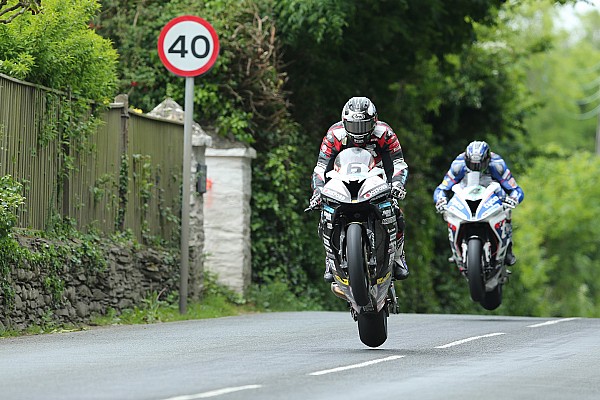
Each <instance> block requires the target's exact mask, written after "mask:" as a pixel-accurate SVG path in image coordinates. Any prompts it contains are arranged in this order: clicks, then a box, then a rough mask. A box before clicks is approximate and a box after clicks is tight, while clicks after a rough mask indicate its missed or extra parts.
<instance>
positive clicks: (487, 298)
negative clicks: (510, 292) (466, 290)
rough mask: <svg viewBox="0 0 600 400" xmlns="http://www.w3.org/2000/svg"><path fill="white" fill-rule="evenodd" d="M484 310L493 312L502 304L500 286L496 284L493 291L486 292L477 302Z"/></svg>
mask: <svg viewBox="0 0 600 400" xmlns="http://www.w3.org/2000/svg"><path fill="white" fill-rule="evenodd" d="M479 303H480V304H481V306H482V307H483V308H485V309H486V310H490V311H491V310H495V309H496V308H498V307H500V304H501V303H502V285H501V284H498V286H496V287H495V288H494V290H492V291H490V292H486V293H485V295H484V296H483V298H482V299H481V301H480V302H479Z"/></svg>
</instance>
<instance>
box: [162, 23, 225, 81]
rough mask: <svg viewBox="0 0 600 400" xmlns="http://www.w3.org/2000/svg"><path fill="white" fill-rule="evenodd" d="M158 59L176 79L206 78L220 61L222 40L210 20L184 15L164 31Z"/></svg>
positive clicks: (168, 24)
mask: <svg viewBox="0 0 600 400" xmlns="http://www.w3.org/2000/svg"><path fill="white" fill-rule="evenodd" d="M158 55H159V56H160V59H161V61H162V62H163V64H164V65H165V67H167V69H168V70H169V71H171V72H172V73H174V74H176V75H180V76H186V77H190V76H198V75H202V74H203V73H205V72H207V71H208V70H209V69H210V68H211V67H212V66H213V65H214V63H215V61H216V60H217V56H218V55H219V38H218V37H217V32H215V29H214V28H213V27H212V26H211V25H210V24H209V23H208V22H206V20H204V19H202V18H200V17H196V16H193V15H184V16H181V17H177V18H174V19H172V20H171V21H169V23H167V24H166V25H165V26H164V28H163V29H162V30H161V31H160V35H159V37H158Z"/></svg>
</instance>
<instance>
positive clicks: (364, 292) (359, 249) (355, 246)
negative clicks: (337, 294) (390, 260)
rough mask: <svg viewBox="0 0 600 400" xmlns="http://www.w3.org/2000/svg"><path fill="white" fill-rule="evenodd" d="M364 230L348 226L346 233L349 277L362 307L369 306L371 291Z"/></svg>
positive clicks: (355, 298) (354, 225)
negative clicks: (363, 235)
mask: <svg viewBox="0 0 600 400" xmlns="http://www.w3.org/2000/svg"><path fill="white" fill-rule="evenodd" d="M363 247H364V246H363V240H362V228H361V226H360V225H359V224H350V225H348V230H347V231H346V260H347V261H348V277H349V278H350V287H351V288H352V295H353V296H354V301H355V302H356V304H358V305H359V306H361V307H364V306H366V305H367V304H369V289H368V285H367V274H366V270H365V257H364V255H363Z"/></svg>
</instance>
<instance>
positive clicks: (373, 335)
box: [358, 307, 388, 347]
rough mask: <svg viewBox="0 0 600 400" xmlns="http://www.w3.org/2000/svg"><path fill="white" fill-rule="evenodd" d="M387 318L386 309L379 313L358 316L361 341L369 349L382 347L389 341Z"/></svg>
mask: <svg viewBox="0 0 600 400" xmlns="http://www.w3.org/2000/svg"><path fill="white" fill-rule="evenodd" d="M387 316H388V314H387V312H386V310H385V307H384V308H382V309H381V310H380V311H379V312H369V313H362V314H358V335H359V336H360V341H361V342H363V343H364V344H366V345H367V346H369V347H379V346H381V345H382V344H383V343H384V342H385V341H386V340H387Z"/></svg>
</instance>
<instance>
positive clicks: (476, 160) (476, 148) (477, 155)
mask: <svg viewBox="0 0 600 400" xmlns="http://www.w3.org/2000/svg"><path fill="white" fill-rule="evenodd" d="M490 158H491V156H490V146H489V145H488V144H487V143H486V142H483V141H474V142H471V143H469V145H468V146H467V150H465V162H466V164H467V168H469V169H470V170H471V171H485V169H486V168H487V167H488V165H490Z"/></svg>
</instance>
